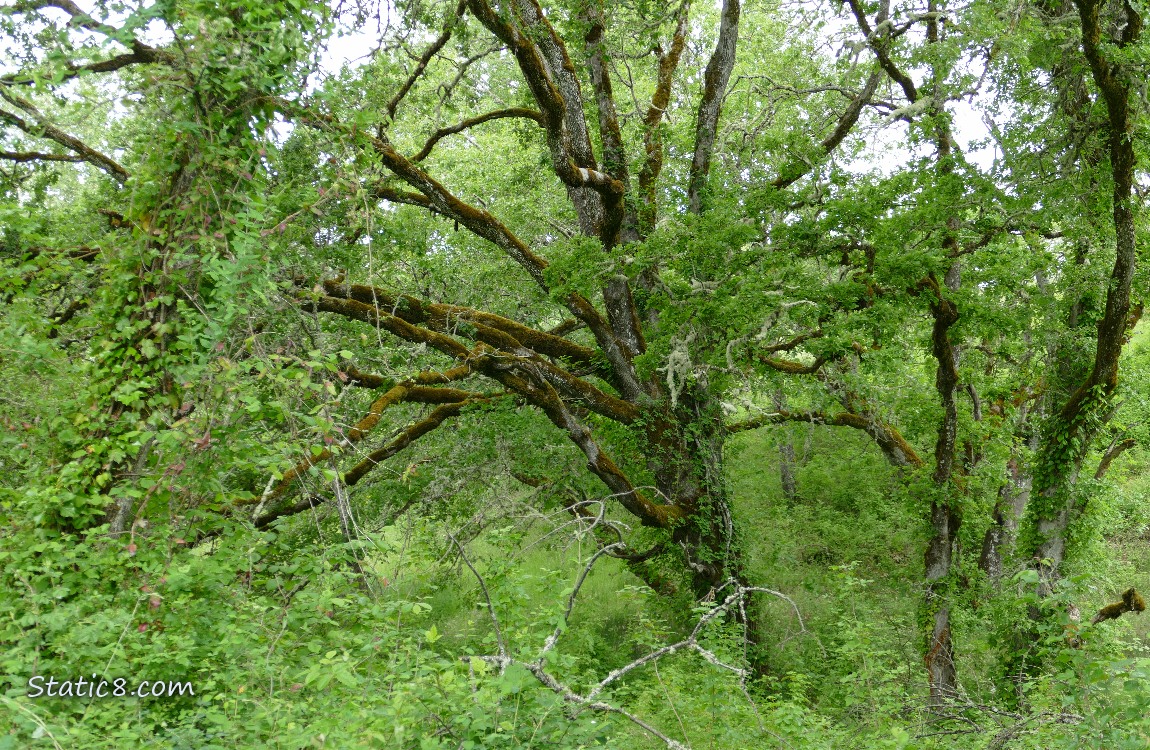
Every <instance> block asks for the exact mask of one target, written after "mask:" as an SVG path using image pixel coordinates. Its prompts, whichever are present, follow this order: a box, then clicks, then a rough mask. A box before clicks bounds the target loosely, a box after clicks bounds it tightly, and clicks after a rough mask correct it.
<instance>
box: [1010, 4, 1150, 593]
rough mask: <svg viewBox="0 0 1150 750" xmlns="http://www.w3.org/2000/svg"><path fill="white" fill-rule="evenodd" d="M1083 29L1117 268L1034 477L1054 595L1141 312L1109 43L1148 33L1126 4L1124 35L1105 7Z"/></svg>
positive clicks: (1129, 158)
mask: <svg viewBox="0 0 1150 750" xmlns="http://www.w3.org/2000/svg"><path fill="white" fill-rule="evenodd" d="M1075 5H1076V7H1077V9H1078V16H1079V22H1080V26H1081V29H1082V50H1083V54H1084V55H1085V57H1086V60H1087V62H1088V63H1089V65H1090V72H1091V75H1092V77H1093V79H1094V83H1095V85H1096V86H1097V87H1098V89H1099V92H1100V93H1101V95H1102V99H1103V101H1104V102H1105V104H1106V113H1107V126H1108V143H1109V156H1110V171H1111V176H1112V179H1113V194H1112V202H1113V217H1112V220H1113V224H1114V232H1115V239H1116V243H1115V251H1116V252H1115V257H1114V267H1113V269H1112V271H1111V273H1110V279H1109V283H1108V284H1107V289H1106V307H1105V312H1104V314H1103V316H1102V319H1101V320H1100V321H1099V322H1098V334H1097V339H1096V346H1095V352H1094V361H1093V363H1092V366H1091V369H1090V373H1089V375H1088V376H1087V377H1086V378H1085V379H1084V380H1083V381H1082V382H1081V383H1080V384H1079V385H1078V387H1077V388H1076V389H1075V390H1074V392H1073V393H1072V394H1071V395H1070V397H1069V398H1068V399H1067V400H1066V403H1065V404H1063V405H1062V407H1061V408H1060V409H1059V410H1058V413H1057V415H1056V417H1055V419H1053V420H1051V426H1050V427H1049V428H1048V430H1047V432H1046V434H1045V435H1044V436H1043V445H1042V447H1041V451H1040V457H1039V463H1038V472H1037V476H1036V478H1035V493H1034V494H1035V498H1036V500H1037V502H1032V503H1031V507H1032V508H1033V509H1034V512H1033V514H1030V515H1031V516H1032V518H1031V526H1032V532H1033V538H1032V539H1031V545H1032V547H1031V551H1032V554H1033V559H1034V563H1035V566H1036V567H1037V569H1038V570H1039V573H1040V574H1041V577H1042V578H1041V584H1040V588H1039V590H1040V593H1041V594H1048V593H1050V592H1051V591H1052V590H1053V586H1054V584H1055V582H1056V581H1057V580H1058V578H1059V576H1060V567H1061V564H1062V561H1063V558H1064V556H1065V552H1066V537H1067V532H1068V530H1069V527H1070V524H1071V523H1072V522H1073V521H1074V520H1075V518H1076V517H1077V516H1078V514H1079V513H1080V512H1081V507H1080V504H1079V502H1078V501H1077V500H1076V498H1075V493H1074V491H1073V488H1074V485H1075V482H1076V480H1077V477H1078V473H1079V471H1080V469H1081V467H1082V461H1083V459H1084V458H1085V456H1086V452H1087V450H1088V449H1089V446H1090V441H1091V439H1092V438H1093V433H1094V431H1095V427H1096V423H1097V419H1098V417H1099V416H1100V414H1101V413H1102V412H1104V411H1105V408H1106V405H1107V404H1108V403H1109V401H1110V398H1111V396H1112V395H1113V393H1114V390H1115V389H1116V388H1117V386H1118V363H1119V358H1120V356H1121V353H1122V347H1123V345H1124V344H1125V342H1126V339H1127V336H1128V332H1129V330H1130V328H1131V326H1132V323H1133V322H1134V320H1136V319H1137V317H1138V316H1139V315H1140V314H1141V309H1140V308H1135V309H1134V310H1133V314H1132V309H1131V298H1130V293H1131V284H1132V281H1133V278H1134V263H1135V250H1136V247H1135V244H1136V243H1135V234H1136V231H1135V221H1136V213H1135V198H1134V172H1135V166H1136V155H1135V151H1134V138H1133V130H1134V112H1133V106H1132V103H1131V98H1130V97H1131V92H1130V85H1131V79H1130V76H1129V73H1127V72H1125V71H1123V70H1122V68H1121V66H1120V64H1119V63H1117V62H1115V61H1114V60H1113V59H1111V56H1109V55H1108V54H1107V52H1106V49H1105V44H1106V43H1110V44H1113V45H1115V46H1117V47H1120V48H1122V47H1127V46H1129V45H1130V44H1132V43H1134V42H1135V41H1137V39H1138V38H1139V37H1140V36H1141V32H1142V18H1141V16H1140V15H1139V14H1138V12H1137V11H1136V10H1135V9H1134V8H1133V7H1132V6H1131V5H1129V4H1124V6H1123V15H1124V16H1125V18H1124V19H1123V20H1124V22H1125V23H1124V24H1123V25H1122V26H1121V28H1120V31H1119V32H1118V36H1117V37H1116V38H1112V39H1106V40H1104V38H1103V23H1102V19H1101V13H1102V10H1103V3H1102V2H1100V0H1076V2H1075Z"/></svg>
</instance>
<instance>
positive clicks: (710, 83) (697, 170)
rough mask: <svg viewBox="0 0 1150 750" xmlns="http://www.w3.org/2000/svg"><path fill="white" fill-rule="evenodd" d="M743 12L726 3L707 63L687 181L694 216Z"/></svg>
mask: <svg viewBox="0 0 1150 750" xmlns="http://www.w3.org/2000/svg"><path fill="white" fill-rule="evenodd" d="M741 12H742V8H741V6H740V5H739V0H723V11H722V16H721V18H720V21H719V40H718V42H717V43H716V44H715V52H714V54H712V55H711V60H710V62H708V63H707V70H706V71H705V73H704V74H703V99H702V101H701V102H700V103H699V113H698V116H697V118H696V123H695V151H694V156H692V158H691V171H690V176H689V177H688V189H687V203H688V206H689V210H690V211H691V213H695V214H697V213H699V212H700V211H701V210H702V208H703V202H702V201H703V198H702V192H703V188H704V187H705V186H706V182H707V174H708V173H709V172H710V169H711V155H712V153H713V152H714V148H715V134H716V132H717V129H718V124H719V112H720V110H721V109H722V106H723V97H724V96H725V95H726V93H727V82H728V81H729V80H730V79H731V70H732V69H733V68H734V67H735V48H736V47H737V46H738V40H739V15H740V14H741Z"/></svg>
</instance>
